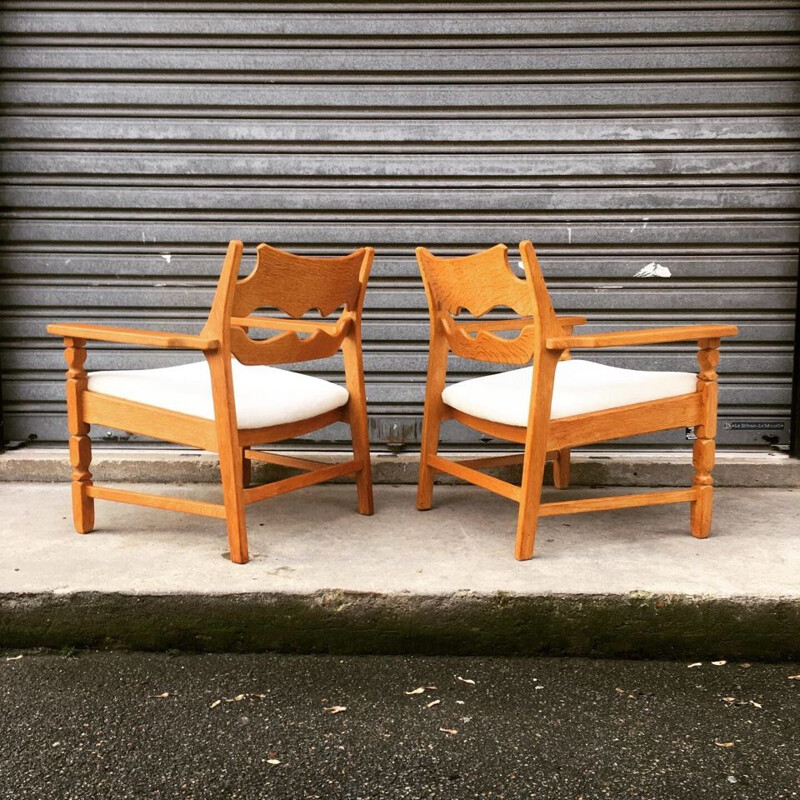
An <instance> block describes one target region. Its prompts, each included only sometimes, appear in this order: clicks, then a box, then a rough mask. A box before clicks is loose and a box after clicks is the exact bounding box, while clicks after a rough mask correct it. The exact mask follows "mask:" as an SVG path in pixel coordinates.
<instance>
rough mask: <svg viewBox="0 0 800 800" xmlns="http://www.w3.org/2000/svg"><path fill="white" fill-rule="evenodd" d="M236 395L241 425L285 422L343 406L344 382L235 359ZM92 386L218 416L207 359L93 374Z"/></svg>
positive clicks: (128, 397)
mask: <svg viewBox="0 0 800 800" xmlns="http://www.w3.org/2000/svg"><path fill="white" fill-rule="evenodd" d="M231 363H232V366H233V393H234V397H235V401H236V420H237V424H238V426H239V427H240V428H265V427H267V426H269V425H284V424H286V423H289V422H298V421H299V420H302V419H308V418H309V417H315V416H317V414H324V413H325V412H327V411H332V410H333V409H334V408H340V407H341V406H343V405H344V404H345V403H346V402H347V401H348V399H349V397H350V395H349V393H348V391H347V389H345V388H344V387H343V386H337V385H336V384H335V383H330V382H329V381H324V380H322V379H321V378H314V377H312V376H310V375H303V374H302V373H298V372H290V371H289V370H286V369H276V368H275V367H264V366H254V367H248V366H245V365H244V364H240V363H239V362H238V361H236V360H235V359H233V360H232V362H231ZM88 389H89V391H91V392H101V393H102V394H110V395H113V396H114V397H121V398H123V399H125V400H133V401H135V402H137V403H146V404H147V405H149V406H156V407H157V408H164V409H167V410H168V411H179V412H180V413H182V414H190V415H192V416H194V417H202V418H204V419H214V403H213V400H212V397H211V373H210V371H209V368H208V363H207V362H206V361H197V362H195V363H193V364H182V365H181V366H179V367H162V368H160V369H129V370H116V371H109V372H90V373H89V383H88Z"/></svg>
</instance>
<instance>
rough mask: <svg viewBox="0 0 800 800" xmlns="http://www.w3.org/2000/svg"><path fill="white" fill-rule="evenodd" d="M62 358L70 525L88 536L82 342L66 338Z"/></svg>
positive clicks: (90, 503) (90, 513)
mask: <svg viewBox="0 0 800 800" xmlns="http://www.w3.org/2000/svg"><path fill="white" fill-rule="evenodd" d="M64 343H65V345H66V347H65V348H64V357H65V359H66V362H67V426H68V428H69V461H70V464H71V465H72V486H71V492H72V521H73V524H74V526H75V530H76V531H77V532H78V533H89V531H91V530H92V529H93V528H94V500H92V496H91V494H90V492H89V489H90V488H91V486H92V473H91V472H90V471H89V466H90V465H91V463H92V440H91V439H90V438H89V425H88V424H87V422H86V421H85V419H84V418H83V400H84V395H85V393H86V383H87V377H86V370H85V369H84V364H85V362H86V348H85V345H86V341H85V340H84V339H76V338H71V337H67V338H66V339H65V342H64Z"/></svg>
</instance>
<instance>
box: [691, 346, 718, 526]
mask: <svg viewBox="0 0 800 800" xmlns="http://www.w3.org/2000/svg"><path fill="white" fill-rule="evenodd" d="M699 345H700V349H699V351H698V353H697V360H698V363H699V365H700V371H699V373H698V376H697V390H698V391H699V392H701V393H702V404H703V422H702V424H700V425H696V426H695V435H696V436H697V439H695V442H694V446H693V451H692V465H693V466H694V471H695V472H694V479H693V481H692V485H693V487H694V490H695V493H696V499H695V500H693V501H692V503H691V508H690V525H691V531H692V536H694V537H695V538H696V539H705V538H706V537H707V536H708V535H709V534H710V533H711V516H712V511H713V505H714V479H713V478H712V477H711V472H712V470H713V469H714V455H715V450H716V445H715V441H714V437H715V436H716V433H717V391H718V390H717V372H716V367H717V364H718V363H719V349H718V348H719V339H701V340H700V343H699Z"/></svg>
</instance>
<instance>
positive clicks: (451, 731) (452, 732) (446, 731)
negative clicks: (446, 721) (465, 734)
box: [439, 728, 458, 736]
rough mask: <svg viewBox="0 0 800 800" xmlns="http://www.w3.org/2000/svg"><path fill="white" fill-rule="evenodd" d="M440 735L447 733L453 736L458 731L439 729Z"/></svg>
mask: <svg viewBox="0 0 800 800" xmlns="http://www.w3.org/2000/svg"><path fill="white" fill-rule="evenodd" d="M439 730H440V731H441V732H442V733H449V734H450V735H451V736H455V735H456V734H457V733H458V731H457V730H456V729H455V728H439Z"/></svg>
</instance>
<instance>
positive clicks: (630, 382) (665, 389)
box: [442, 359, 697, 428]
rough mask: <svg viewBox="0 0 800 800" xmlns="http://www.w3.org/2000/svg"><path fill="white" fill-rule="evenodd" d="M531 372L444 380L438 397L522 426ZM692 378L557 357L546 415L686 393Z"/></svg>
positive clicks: (568, 414) (484, 416)
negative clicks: (457, 380) (564, 359)
mask: <svg viewBox="0 0 800 800" xmlns="http://www.w3.org/2000/svg"><path fill="white" fill-rule="evenodd" d="M532 372H533V368H532V367H525V368H524V369H513V370H510V371H509V372H498V373H496V374H494V375H484V376H483V377H480V378H471V379H470V380H467V381H462V382H461V383H455V384H453V385H452V386H448V387H447V388H446V389H445V390H444V391H443V392H442V400H443V401H444V402H445V403H446V404H447V405H448V406H451V407H452V408H455V409H456V410H458V411H462V412H463V413H464V414H469V415H471V416H473V417H478V418H480V419H486V420H490V421H491V422H499V423H502V424H504V425H517V426H519V427H522V428H524V427H526V426H527V424H528V409H529V406H530V401H531V381H532V378H533V376H532ZM696 384H697V376H696V375H695V374H693V373H690V372H646V371H643V370H638V369H621V368H619V367H609V366H607V365H605V364H598V363H596V362H594V361H581V360H580V359H572V360H569V361H559V362H558V366H557V367H556V378H555V383H554V385H553V402H552V405H551V407H550V418H551V419H561V418H563V417H572V416H575V415H576V414H587V413H589V412H590V411H602V410H603V409H606V408H616V407H618V406H627V405H630V404H631V403H643V402H646V401H647V400H658V399H661V398H664V397H676V396H677V395H681V394H689V393H691V392H693V391H695V387H696Z"/></svg>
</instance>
